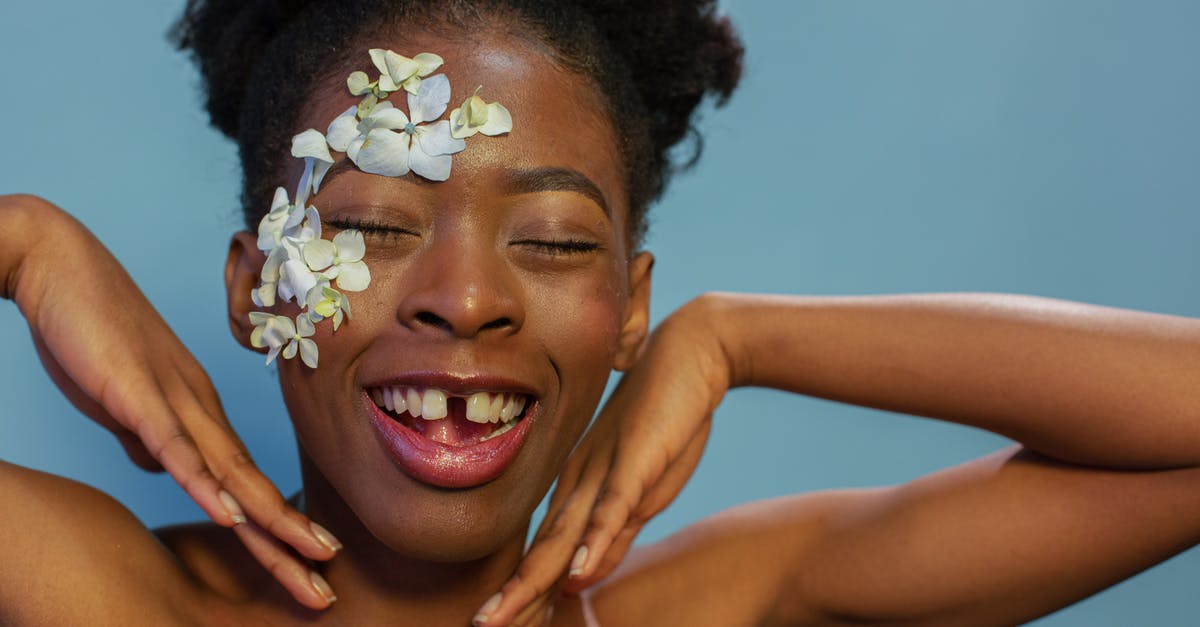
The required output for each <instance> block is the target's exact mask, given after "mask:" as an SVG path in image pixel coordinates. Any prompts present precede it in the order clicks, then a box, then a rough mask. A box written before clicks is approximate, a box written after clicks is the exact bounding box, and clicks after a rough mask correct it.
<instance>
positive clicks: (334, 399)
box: [230, 33, 650, 561]
mask: <svg viewBox="0 0 1200 627" xmlns="http://www.w3.org/2000/svg"><path fill="white" fill-rule="evenodd" d="M468 39H469V40H470V41H465V40H468ZM371 47H381V48H388V49H391V50H395V51H396V52H399V53H400V54H403V55H406V56H413V55H415V54H417V53H419V52H433V53H436V54H439V55H441V56H442V57H443V58H444V59H445V65H444V66H443V67H442V68H441V69H439V70H438V71H439V72H440V73H445V74H446V75H447V76H448V77H449V79H450V84H451V86H452V89H453V94H452V96H451V101H450V109H453V108H454V107H457V106H459V105H460V104H461V103H462V101H463V100H464V99H465V98H466V97H468V96H470V95H471V93H472V92H473V91H474V90H475V88H476V87H477V86H480V85H481V86H482V87H483V89H482V90H481V91H480V95H481V96H482V97H483V98H484V99H485V100H487V101H489V102H491V101H493V100H495V101H499V102H501V103H502V104H503V105H504V106H506V107H507V108H508V109H509V111H510V112H511V113H512V118H513V130H512V132H511V133H509V134H507V135H503V136H498V137H486V136H484V135H482V134H480V135H476V136H474V137H471V138H468V139H467V140H466V141H467V148H466V150H464V151H463V152H460V153H458V154H456V155H455V156H454V157H453V168H452V170H451V174H450V177H449V179H448V180H447V181H445V182H440V183H433V182H429V181H426V180H424V179H421V178H417V177H415V176H414V175H412V174H409V175H406V176H404V177H400V178H389V177H384V176H378V175H373V174H366V173H363V172H361V171H360V170H358V169H356V168H353V167H350V168H345V167H342V166H340V165H335V167H334V169H333V170H332V171H331V174H330V175H329V176H327V177H326V179H325V181H324V182H323V183H322V186H321V189H320V193H319V194H318V195H316V196H314V197H313V198H312V200H311V201H310V202H311V204H313V205H314V206H316V207H317V209H318V210H319V211H320V214H321V217H322V221H323V222H324V224H325V229H326V232H325V234H324V237H325V238H327V239H328V238H331V237H332V236H333V233H335V232H336V231H337V230H339V229H342V228H358V229H360V230H362V231H364V236H365V241H366V247H367V254H366V258H365V261H366V262H367V264H368V266H369V268H370V271H371V276H372V280H371V284H370V287H369V288H367V290H366V291H364V292H360V293H351V294H349V298H350V303H351V309H352V312H353V319H352V320H350V321H348V322H346V323H345V324H344V325H343V326H342V327H341V328H340V329H339V330H338V331H337V332H336V334H334V333H333V332H332V324H331V323H329V322H324V323H322V324H319V325H317V334H316V336H314V339H315V340H316V341H317V344H318V345H319V347H320V366H319V368H318V369H316V370H311V369H309V368H307V367H306V366H304V365H303V364H301V363H300V361H299V360H298V359H295V360H291V361H283V362H281V363H280V365H279V374H280V381H281V384H282V388H283V393H284V399H285V402H286V404H287V407H288V410H289V412H290V413H291V417H292V420H293V423H294V425H295V428H296V432H297V435H298V438H299V440H300V443H301V446H302V449H303V452H304V454H305V455H307V457H308V459H309V461H310V462H311V464H312V465H313V466H314V467H315V468H316V469H317V470H319V472H320V473H321V475H322V476H323V479H324V480H325V482H327V484H328V486H329V487H331V488H332V491H334V492H336V497H337V498H340V499H341V500H342V501H344V503H345V504H346V506H347V507H348V508H349V509H350V510H351V511H353V513H354V514H355V515H356V516H357V518H358V519H359V520H360V521H361V522H362V523H363V525H364V526H365V527H366V529H367V530H369V531H370V533H371V534H373V535H374V536H375V537H376V538H378V539H379V540H381V541H382V542H383V543H384V544H386V545H387V546H389V547H390V548H391V549H393V550H396V551H398V552H400V553H403V554H407V555H410V556H413V557H417V558H421V559H430V560H436V561H465V560H470V559H475V558H479V557H482V556H484V555H488V554H490V553H492V552H494V551H496V550H498V549H499V548H500V547H501V546H503V545H504V544H505V543H506V542H511V541H513V539H514V538H516V537H521V538H523V533H524V530H525V528H526V525H527V523H528V519H529V516H530V514H531V512H532V511H533V509H534V508H535V507H536V505H537V503H538V501H539V500H540V499H541V497H542V496H543V495H544V493H545V491H546V490H547V489H548V488H549V486H550V484H551V482H552V481H553V479H554V477H555V475H556V474H557V472H558V469H559V468H560V466H561V464H562V462H563V461H564V459H565V458H566V456H567V455H568V453H569V452H570V451H571V448H572V447H573V446H574V444H575V442H576V440H577V439H578V437H579V436H580V434H581V433H582V431H583V430H584V428H585V427H586V425H587V422H588V420H589V418H590V417H591V415H592V413H593V411H594V410H595V407H596V405H597V403H598V402H599V399H600V396H601V394H602V392H603V390H604V386H605V383H606V381H607V378H608V374H609V372H610V370H611V368H612V367H613V365H614V363H615V362H622V361H628V360H629V359H630V358H631V357H632V355H633V354H634V353H635V352H636V350H637V347H638V344H639V343H640V342H641V340H642V338H643V337H644V334H645V329H646V317H647V311H646V310H647V298H648V291H649V266H650V258H649V256H647V255H641V256H636V257H632V258H631V255H630V251H629V249H628V246H629V242H628V241H627V238H626V236H625V233H626V230H627V229H626V227H627V225H626V217H627V206H626V188H625V184H624V179H623V174H622V173H623V170H622V167H623V163H622V159H621V155H620V152H619V150H618V147H617V143H616V140H615V137H614V132H613V128H612V126H611V123H610V122H609V120H608V118H607V117H606V115H605V114H604V110H603V108H602V106H601V101H600V100H599V96H598V95H597V94H596V92H595V91H594V88H593V87H591V86H590V85H589V84H588V82H586V81H585V80H584V79H581V78H580V77H578V76H576V75H574V74H571V73H568V72H565V71H563V70H561V69H559V68H557V67H556V66H555V65H553V64H552V63H551V62H550V61H549V60H548V55H547V53H546V52H545V51H544V50H542V49H541V48H539V47H537V46H536V45H535V44H530V43H528V42H526V41H523V40H521V39H514V38H511V37H506V36H501V35H495V34H488V33H480V34H478V35H472V36H471V37H463V38H458V39H449V40H447V39H442V38H438V37H433V36H427V35H419V36H406V37H405V38H403V39H396V40H389V41H377V42H371ZM358 58H359V60H360V61H362V62H361V63H357V64H355V65H354V66H353V67H348V68H346V69H345V71H344V72H339V73H337V74H335V75H334V77H333V78H331V79H330V80H328V81H326V82H325V84H323V85H320V86H318V88H317V89H315V90H314V95H313V96H312V97H310V99H309V100H308V102H307V103H306V104H305V106H304V109H303V112H302V114H301V119H300V124H299V126H297V128H296V131H297V132H299V131H302V130H304V129H306V128H315V129H318V130H320V131H324V130H325V128H326V127H327V126H328V124H329V122H330V121H332V120H333V119H334V118H335V117H336V116H337V115H339V114H340V113H342V112H343V111H344V110H345V109H346V108H347V107H349V106H351V105H353V104H356V103H357V101H358V99H357V98H355V97H353V96H351V95H350V94H349V93H348V91H347V90H346V88H345V82H344V81H345V76H346V75H347V74H349V73H350V72H351V71H352V70H356V69H362V70H369V69H370V62H369V60H368V57H367V51H366V49H365V48H364V49H363V50H362V54H361V55H359V57H358ZM371 71H372V72H373V70H371ZM389 100H391V101H392V102H393V104H394V105H396V106H397V107H400V108H402V109H405V110H406V109H407V104H406V101H405V99H404V92H400V93H398V94H394V95H392V96H391V98H390V99H389ZM450 109H448V110H447V111H449V110H450ZM335 156H336V157H337V158H339V159H341V158H342V155H335ZM298 178H299V164H297V166H296V167H295V168H293V170H292V171H290V172H289V181H288V188H289V189H294V188H295V184H296V181H297V180H298ZM251 241H252V240H251ZM237 248H238V246H237V245H236V244H235V249H237ZM242 250H243V251H245V255H246V257H248V258H250V259H251V261H250V262H243V263H244V265H250V266H253V265H254V264H255V263H261V259H255V255H256V254H257V253H256V252H255V251H253V245H252V244H251V245H250V246H243V247H242ZM247 280H249V281H252V280H253V279H245V278H244V277H243V278H241V279H235V280H234V281H232V282H231V283H232V284H233V286H231V290H230V299H231V303H234V304H233V305H232V306H233V307H234V309H235V311H234V316H235V317H236V316H237V315H242V319H245V316H244V311H241V310H242V309H244V310H246V311H249V310H250V309H252V308H253V306H252V305H251V304H250V303H249V302H248V298H247V296H246V295H247V294H248V292H249V289H246V285H245V282H246V281H247ZM238 283H242V285H237V284H238ZM250 287H253V285H250ZM277 309H278V311H277V313H280V314H281V315H293V316H294V315H296V314H297V313H298V309H296V308H295V305H294V304H290V303H289V304H287V305H284V306H281V307H278V308H277ZM238 332H239V335H241V336H242V340H243V342H245V341H246V339H245V338H246V337H248V332H246V330H245V329H244V328H243V329H241V330H239V331H238ZM388 395H393V396H400V397H403V398H404V399H405V404H406V406H408V407H411V406H412V405H413V399H414V398H417V399H419V400H420V404H421V405H422V407H423V410H424V412H425V414H426V415H425V416H423V417H421V418H417V417H415V416H413V415H412V414H413V413H414V412H412V410H411V409H406V410H404V411H403V412H401V411H400V410H398V409H395V408H393V409H388V408H387V404H388V400H387V398H386V397H387V396H388ZM414 395H416V396H415V397H414ZM439 396H444V397H445V398H446V399H447V401H446V408H447V409H446V411H447V414H448V415H447V416H446V417H445V418H441V419H436V420H429V419H428V418H429V415H428V414H429V411H430V409H431V408H432V411H433V414H434V415H437V414H438V413H440V412H438V408H437V405H438V403H439V400H438V399H439ZM393 400H394V399H393ZM510 401H511V402H512V405H511V409H510V410H508V411H512V412H519V411H520V409H521V403H522V402H524V412H523V414H520V415H521V416H523V417H518V418H517V419H513V420H510V421H509V422H508V423H506V422H505V420H504V419H503V418H501V419H500V420H498V421H497V422H495V423H492V422H490V421H489V422H487V423H486V424H481V423H478V422H474V421H472V420H468V419H467V418H466V412H467V411H468V405H471V410H470V411H472V412H473V413H477V412H482V411H488V412H491V411H495V410H497V409H498V410H499V411H500V412H501V413H504V412H505V410H504V409H503V406H504V405H507V404H509V402H510ZM497 403H498V404H497ZM381 405H382V406H381ZM394 405H395V403H393V406H394ZM477 417H478V416H477ZM489 418H490V416H489ZM506 424H511V425H512V426H510V427H508V428H507V430H505V431H503V432H501V430H502V428H504V427H505V426H506ZM493 434H498V435H494V437H490V438H489V437H488V436H493ZM481 439H485V440H484V441H481ZM308 489H309V490H310V491H311V490H312V489H313V487H312V486H311V485H310V486H309V487H308ZM318 498H324V499H331V498H334V495H333V494H326V495H318V494H310V499H313V500H314V501H315V500H316V499H318ZM334 530H335V531H337V529H336V527H335V529H334Z"/></svg>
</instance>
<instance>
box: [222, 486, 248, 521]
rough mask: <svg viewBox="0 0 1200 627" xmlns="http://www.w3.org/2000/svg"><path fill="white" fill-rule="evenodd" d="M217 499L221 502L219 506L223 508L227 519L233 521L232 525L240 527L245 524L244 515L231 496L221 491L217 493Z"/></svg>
mask: <svg viewBox="0 0 1200 627" xmlns="http://www.w3.org/2000/svg"><path fill="white" fill-rule="evenodd" d="M217 498H218V499H220V500H221V505H224V506H225V512H226V513H228V514H229V519H230V520H232V521H233V524H235V525H240V524H242V523H244V522H246V514H245V513H244V512H243V511H242V506H241V505H238V502H237V499H235V498H233V495H232V494H230V493H228V492H226V491H224V490H221V491H220V492H217Z"/></svg>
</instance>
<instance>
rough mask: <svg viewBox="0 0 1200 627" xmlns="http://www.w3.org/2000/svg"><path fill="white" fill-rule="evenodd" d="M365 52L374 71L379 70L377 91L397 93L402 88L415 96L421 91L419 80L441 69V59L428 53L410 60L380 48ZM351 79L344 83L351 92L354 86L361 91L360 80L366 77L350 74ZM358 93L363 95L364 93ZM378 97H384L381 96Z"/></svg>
mask: <svg viewBox="0 0 1200 627" xmlns="http://www.w3.org/2000/svg"><path fill="white" fill-rule="evenodd" d="M367 52H368V53H369V54H370V55H371V62H372V63H374V64H375V69H377V70H379V81H378V83H377V84H378V87H379V89H380V90H381V91H384V92H393V91H397V90H399V89H400V88H401V87H403V88H404V90H405V91H407V92H408V93H410V94H416V93H417V92H418V91H420V89H421V83H422V80H421V79H422V78H424V77H426V76H429V75H430V74H433V73H434V72H435V71H436V70H437V69H438V68H439V67H442V58H441V57H439V56H438V55H436V54H433V53H430V52H422V53H421V54H418V55H417V56H415V57H413V58H411V59H410V58H408V57H406V56H404V55H400V54H396V53H395V52H392V51H391V50H383V49H381V48H372V49H371V50H368V51H367ZM351 77H352V78H353V79H354V80H353V81H352V80H351V79H347V81H346V84H347V86H349V87H350V90H351V92H353V91H354V87H355V86H356V85H357V86H358V87H359V88H360V89H361V88H362V86H363V81H362V79H363V78H366V76H365V75H364V76H362V77H361V78H357V77H354V75H353V74H351ZM359 93H365V91H360V92H359ZM355 95H358V94H355ZM377 95H378V94H377ZM378 96H379V97H380V98H383V97H384V96H383V95H378Z"/></svg>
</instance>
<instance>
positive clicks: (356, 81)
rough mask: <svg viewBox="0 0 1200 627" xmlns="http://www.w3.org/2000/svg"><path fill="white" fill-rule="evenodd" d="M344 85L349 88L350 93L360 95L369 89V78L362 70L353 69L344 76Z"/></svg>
mask: <svg viewBox="0 0 1200 627" xmlns="http://www.w3.org/2000/svg"><path fill="white" fill-rule="evenodd" d="M346 87H348V88H349V89H350V93H352V94H354V95H355V96H361V95H363V94H365V93H367V92H368V91H371V79H370V78H368V77H367V73H366V72H363V71H362V70H358V71H354V72H351V73H350V76H347V77H346Z"/></svg>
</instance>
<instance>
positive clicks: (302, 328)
mask: <svg viewBox="0 0 1200 627" xmlns="http://www.w3.org/2000/svg"><path fill="white" fill-rule="evenodd" d="M316 332H317V328H316V327H314V326H313V322H312V320H309V319H308V316H304V315H300V316H296V337H311V336H312V334H313V333H316Z"/></svg>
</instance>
